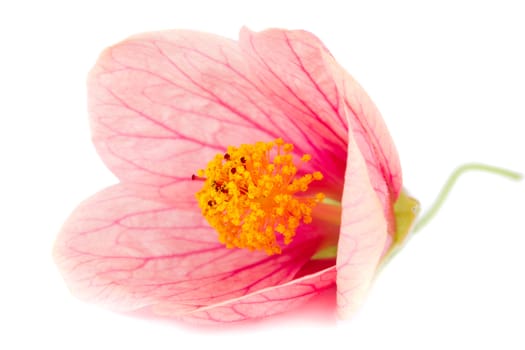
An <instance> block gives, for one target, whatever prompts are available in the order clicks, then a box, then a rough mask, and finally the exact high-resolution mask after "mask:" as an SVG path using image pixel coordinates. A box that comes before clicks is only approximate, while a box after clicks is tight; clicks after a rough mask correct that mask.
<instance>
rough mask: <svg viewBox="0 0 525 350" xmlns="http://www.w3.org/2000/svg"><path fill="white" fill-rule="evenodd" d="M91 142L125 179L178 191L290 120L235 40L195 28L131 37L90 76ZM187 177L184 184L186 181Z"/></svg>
mask: <svg viewBox="0 0 525 350" xmlns="http://www.w3.org/2000/svg"><path fill="white" fill-rule="evenodd" d="M88 87H89V111H90V116H91V125H92V131H93V141H94V143H95V146H96V147H97V150H98V151H99V153H100V155H101V157H102V159H103V160H104V161H105V163H106V164H107V166H108V167H109V168H110V169H111V170H112V171H113V172H114V173H115V174H116V175H117V177H118V178H119V179H120V180H122V181H125V182H133V183H140V184H149V185H155V186H161V187H162V188H163V191H164V192H166V193H167V194H166V196H173V195H176V194H178V193H180V191H181V189H183V188H184V187H185V186H186V183H184V182H183V181H184V180H185V179H189V178H190V177H191V175H192V173H194V172H195V171H196V170H198V169H201V168H204V167H205V166H206V164H207V162H208V161H209V160H210V159H211V158H212V157H213V156H214V155H215V154H216V153H219V152H223V151H224V150H225V149H226V147H227V146H228V145H239V144H241V143H253V142H254V141H256V140H261V141H269V140H271V139H274V138H276V137H277V136H283V132H284V131H283V130H286V129H283V130H281V131H282V132H280V131H279V130H277V129H276V128H275V127H273V126H272V125H273V124H274V121H275V120H281V121H280V122H279V124H280V125H283V127H284V128H286V126H287V125H290V124H291V123H292V122H291V121H288V119H286V118H285V117H284V116H283V114H282V113H281V112H280V111H279V110H278V109H276V108H275V107H274V106H273V105H272V104H271V103H269V102H268V101H267V100H266V98H265V97H264V96H263V95H262V94H261V93H260V92H259V91H258V87H257V86H256V85H255V84H254V83H253V82H252V81H251V80H250V79H249V76H248V74H247V66H246V64H245V62H244V58H243V56H242V54H241V52H240V49H239V47H238V45H237V42H236V41H233V40H229V39H225V38H222V37H219V36H214V35H211V34H205V33H198V32H191V31H181V30H174V31H165V32H156V33H147V34H143V35H139V36H135V37H131V38H129V39H127V40H125V41H124V42H121V43H120V44H117V45H115V46H113V47H110V48H108V49H107V50H106V51H104V53H102V55H101V56H100V58H99V60H98V62H97V64H96V66H95V67H94V68H93V70H92V71H91V73H90V76H89V79H88ZM181 182H182V183H181Z"/></svg>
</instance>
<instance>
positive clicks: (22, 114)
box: [0, 0, 525, 350]
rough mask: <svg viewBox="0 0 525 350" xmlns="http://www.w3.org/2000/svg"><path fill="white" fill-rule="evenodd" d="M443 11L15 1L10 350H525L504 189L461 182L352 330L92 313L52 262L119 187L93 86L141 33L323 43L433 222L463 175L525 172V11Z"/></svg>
mask: <svg viewBox="0 0 525 350" xmlns="http://www.w3.org/2000/svg"><path fill="white" fill-rule="evenodd" d="M8 3H9V4H8ZM423 3H424V4H425V5H424V4H423ZM429 3H430V2H422V1H413V2H407V1H392V2H391V3H387V2H385V3H377V2H372V1H361V2H355V1H339V2H335V1H328V0H322V1H301V2H299V1H297V2H294V1H285V0H279V1H269V0H266V1H258V2H256V1H239V2H237V3H233V2H228V1H212V0H210V1H177V0H171V1H165V2H160V1H152V0H148V1H143V2H138V1H121V2H117V1H85V2H80V1H78V2H73V1H62V2H60V1H50V0H48V1H18V2H16V5H15V2H14V1H11V2H7V1H5V2H2V5H0V120H1V124H0V125H1V126H0V127H1V129H0V159H1V161H0V162H1V163H0V164H2V170H1V171H0V179H1V181H0V191H1V192H0V201H1V202H0V204H1V206H2V207H1V208H0V223H1V232H2V236H1V237H2V239H1V241H0V243H1V247H2V249H1V250H0V251H1V254H0V273H1V282H0V283H1V288H0V320H1V321H2V322H3V325H2V326H1V331H0V332H1V334H2V335H1V336H0V348H2V349H33V348H55V349H61V348H69V349H117V348H119V349H145V348H147V349H186V348H200V347H202V348H205V347H207V348H228V349H241V348H243V349H250V350H251V349H259V348H260V349H268V348H271V349H274V348H281V347H282V348H284V347H285V346H288V347H289V346H293V347H294V349H299V348H317V349H321V348H323V349H324V346H327V348H334V347H338V348H346V349H375V348H386V347H387V346H388V347H389V348H394V349H397V348H399V349H442V348H447V349H454V348H458V349H459V348H476V347H481V346H488V347H491V348H504V349H523V348H525V339H524V337H523V334H520V332H522V331H523V329H524V325H525V320H524V316H523V315H525V298H524V297H523V296H524V295H525V286H524V277H523V276H524V272H523V270H524V266H525V264H524V262H525V257H524V255H525V254H524V251H525V250H524V249H525V238H524V236H525V225H524V224H523V216H524V214H525V211H524V209H525V205H524V204H523V203H524V197H525V196H524V195H525V184H524V182H523V181H522V182H521V183H517V182H512V181H508V180H506V179H503V178H499V177H495V176H492V175H486V174H480V173H471V174H468V175H467V176H465V177H464V178H462V179H461V180H460V181H459V183H458V186H457V188H456V189H455V190H454V192H453V193H452V195H451V197H450V198H449V200H448V202H447V203H446V206H445V207H444V209H443V210H442V211H441V212H440V213H439V215H438V216H437V217H436V219H435V220H434V221H433V222H432V223H431V225H430V226H428V227H427V228H426V229H425V230H423V232H421V233H420V234H418V235H417V236H415V237H414V238H413V239H412V240H411V241H410V242H409V245H408V246H407V247H406V249H405V250H404V251H403V252H402V253H401V254H399V255H398V256H397V257H396V259H395V260H394V261H393V262H392V263H391V264H390V265H389V266H388V267H387V268H386V269H385V270H384V271H383V273H382V274H381V275H380V276H379V277H378V279H377V281H376V283H375V286H374V288H373V290H372V292H371V294H370V296H369V298H368V300H367V302H366V304H365V306H364V307H363V309H362V310H361V312H360V313H359V314H358V315H357V316H356V317H355V318H354V319H353V320H352V321H350V322H344V323H337V324H334V323H333V322H329V321H327V317H326V315H323V313H319V312H317V311H313V308H312V307H311V306H310V307H307V308H305V310H303V311H299V312H295V313H292V314H291V315H287V316H284V317H277V318H273V319H269V320H266V321H264V322H260V323H256V324H250V325H244V326H238V327H227V328H226V329H212V330H210V329H207V330H204V329H199V328H197V329H195V328H188V327H184V326H181V325H179V324H171V323H167V324H166V323H158V322H153V321H147V320H140V319H132V318H128V317H123V316H119V315H115V314H113V313H110V312H108V311H106V310H102V309H99V308H98V307H95V306H92V305H86V304H83V303H81V302H79V301H77V300H76V299H75V298H73V297H72V296H71V295H70V294H69V292H68V291H67V289H66V286H65V285H64V283H63V281H62V280H61V278H60V276H59V275H58V272H57V271H56V269H55V267H54V265H53V262H52V260H51V247H52V243H53V240H54V237H55V236H56V234H57V232H58V231H59V229H60V226H61V224H62V222H63V221H64V220H65V218H66V217H67V215H68V214H69V213H70V212H71V210H72V209H73V208H74V207H75V206H76V205H77V204H78V203H79V202H80V201H81V200H82V199H84V198H86V197H87V196H89V195H91V194H93V193H94V192H96V191H97V190H99V189H101V188H103V187H105V186H107V185H109V184H112V183H114V182H115V178H114V177H113V176H112V175H111V174H110V173H109V171H108V170H107V169H106V168H105V167H104V166H103V164H102V162H101V161H100V160H99V158H98V157H97V155H96V153H95V151H94V148H93V147H92V145H91V143H90V135H89V130H88V122H87V120H88V119H87V113H86V101H85V99H86V97H85V96H86V91H85V77H86V73H87V72H88V70H89V69H90V68H91V66H92V65H93V64H94V62H95V60H96V58H97V56H98V54H99V52H100V51H101V50H102V49H103V48H104V47H106V46H108V45H111V44H113V43H115V42H118V41H120V40H122V39H124V38H125V37H127V36H129V35H132V34H134V33H137V32H143V31H149V30H158V29H169V28H190V29H198V30H201V31H210V32H214V33H217V34H221V35H224V36H227V37H231V38H235V37H236V36H237V32H238V30H239V28H240V27H241V26H242V25H247V26H249V27H250V28H251V29H254V30H262V29H264V28H266V27H275V26H278V27H285V28H289V29H293V28H302V29H307V30H309V31H311V32H313V33H315V34H316V35H317V36H319V37H320V38H321V39H322V40H323V41H324V42H325V44H326V46H327V47H328V48H329V49H330V50H331V51H332V53H333V54H334V55H335V57H336V58H337V59H338V61H339V62H341V63H342V64H343V65H344V66H345V67H346V68H347V70H348V71H349V72H351V74H353V75H354V76H355V77H356V78H357V79H358V80H359V81H360V82H361V83H362V85H363V86H364V87H365V89H366V90H367V91H368V93H369V94H370V95H371V96H372V98H373V99H374V101H375V102H376V104H377V105H378V106H379V108H380V110H381V111H382V114H383V116H384V118H385V120H386V122H387V124H388V125H389V127H390V130H391V133H392V135H393V137H394V140H395V141H396V144H397V146H398V150H399V153H400V155H401V159H402V165H403V171H404V183H405V186H406V187H407V188H408V189H409V190H410V192H411V193H412V194H413V195H414V196H416V197H418V198H419V199H420V200H421V203H422V205H423V208H425V207H427V206H428V205H429V204H430V202H431V201H432V199H433V198H434V196H435V195H436V193H437V191H438V189H439V188H440V186H441V184H442V183H443V181H444V180H445V179H446V177H447V175H448V174H449V173H450V172H451V171H452V169H453V168H454V167H456V166H457V165H459V164H461V163H463V162H469V161H480V162H485V163H489V164H494V165H499V166H503V167H507V168H512V169H514V170H517V171H519V172H522V173H523V172H525V157H524V155H523V151H524V150H525V142H524V131H525V127H524V126H523V119H524V117H525V68H524V66H525V65H524V62H525V52H524V46H525V45H524V42H525V38H524V36H525V24H524V23H525V21H524V19H523V18H525V12H524V10H522V8H521V6H520V1H515V2H514V3H511V2H505V1H492V2H483V1H476V2H465V1H439V2H434V3H435V5H432V6H430V5H428V4H429ZM343 4H345V5H343Z"/></svg>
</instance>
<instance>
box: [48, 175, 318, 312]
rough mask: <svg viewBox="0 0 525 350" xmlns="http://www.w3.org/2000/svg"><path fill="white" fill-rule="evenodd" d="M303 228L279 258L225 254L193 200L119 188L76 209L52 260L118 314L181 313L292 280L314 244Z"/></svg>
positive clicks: (82, 290)
mask: <svg viewBox="0 0 525 350" xmlns="http://www.w3.org/2000/svg"><path fill="white" fill-rule="evenodd" d="M308 226H310V225H306V226H305V228H304V231H303V232H301V233H298V236H297V237H296V239H295V240H294V241H293V242H292V243H291V244H290V245H288V246H286V247H285V248H284V249H283V254H281V255H274V256H267V255H266V254H265V253H261V252H249V251H247V250H241V249H227V248H225V247H224V246H223V245H221V244H219V243H218V241H217V234H216V232H215V231H214V230H213V229H211V228H210V227H209V226H208V225H207V223H206V222H205V221H204V219H203V218H202V216H201V214H200V211H199V209H198V208H197V207H196V204H195V201H182V200H181V201H178V202H166V201H164V200H163V199H162V198H160V197H159V196H158V194H157V192H155V191H150V192H146V191H141V192H140V194H138V193H137V192H136V191H135V188H132V187H130V186H125V185H122V184H120V185H116V186H113V187H110V188H108V189H106V190H103V191H102V192H99V193H98V194H96V195H95V196H93V197H92V198H90V199H88V200H86V201H85V202H84V203H82V204H81V205H80V206H79V207H78V208H77V209H76V210H75V211H74V213H73V214H72V215H71V217H70V218H69V220H68V221H67V222H66V224H65V225H64V227H63V229H62V231H61V233H60V235H59V237H58V239H57V242H56V244H55V250H54V256H55V260H56V263H57V265H58V266H59V268H60V270H61V272H62V274H63V276H64V278H65V280H66V282H67V283H68V285H69V287H70V289H71V290H72V292H73V293H74V294H75V295H77V296H78V297H80V298H81V299H84V300H87V301H92V302H97V303H99V304H102V305H105V306H106V307H108V308H111V309H113V310H117V311H137V310H141V309H144V308H148V309H150V308H151V309H155V307H156V305H163V306H166V305H169V307H170V310H171V312H172V314H173V315H182V314H184V313H187V312H190V311H193V310H195V309H197V308H199V307H203V306H207V305H210V304H215V303H220V302H225V301H228V300H230V299H234V298H239V297H242V296H244V295H247V294H250V293H253V292H255V291H258V290H260V289H263V288H267V287H270V286H275V285H279V284H282V283H287V282H289V281H290V280H292V279H293V278H294V277H295V276H296V274H297V273H298V272H299V271H300V270H301V268H302V267H303V266H304V265H305V264H306V263H307V262H308V260H309V258H310V256H311V255H312V254H313V253H314V252H315V250H316V249H317V247H318V245H319V244H320V237H319V235H318V234H316V233H315V232H314V231H313V230H315V229H316V228H315V227H313V226H312V229H311V230H312V232H310V231H306V230H308ZM160 309H162V308H159V310H160ZM174 310H176V311H174Z"/></svg>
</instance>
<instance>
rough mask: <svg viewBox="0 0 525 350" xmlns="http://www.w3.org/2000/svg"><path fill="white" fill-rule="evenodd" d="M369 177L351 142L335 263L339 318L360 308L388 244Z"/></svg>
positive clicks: (346, 316) (380, 206)
mask: <svg viewBox="0 0 525 350" xmlns="http://www.w3.org/2000/svg"><path fill="white" fill-rule="evenodd" d="M368 176H369V174H368V169H367V166H366V163H365V160H364V158H363V156H362V155H361V153H360V151H359V148H358V147H357V145H356V144H355V141H354V140H353V139H352V138H350V139H349V144H348V159H347V170H346V174H345V187H344V191H343V199H342V207H343V211H342V217H341V231H340V235H339V242H338V249H337V262H336V265H337V305H338V313H339V315H340V317H342V318H348V317H349V316H351V315H352V314H353V312H355V310H356V309H357V308H358V307H359V306H360V305H361V303H362V301H363V298H364V296H365V294H366V293H367V291H368V288H369V286H370V283H371V282H372V280H373V278H374V276H375V272H376V269H377V266H378V264H379V260H380V258H381V256H382V254H383V251H384V249H385V246H386V243H387V241H388V240H387V238H388V230H387V221H386V218H385V216H384V211H383V206H382V204H381V202H380V201H379V199H378V196H377V195H376V192H375V191H374V188H373V187H372V183H371V181H370V179H369V177H368Z"/></svg>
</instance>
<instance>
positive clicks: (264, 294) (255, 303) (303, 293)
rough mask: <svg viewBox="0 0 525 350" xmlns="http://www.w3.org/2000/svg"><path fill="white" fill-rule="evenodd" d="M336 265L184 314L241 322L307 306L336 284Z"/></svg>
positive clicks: (162, 308)
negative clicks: (315, 297)
mask: <svg viewBox="0 0 525 350" xmlns="http://www.w3.org/2000/svg"><path fill="white" fill-rule="evenodd" d="M335 275H336V271H335V266H334V267H331V268H327V269H325V270H323V271H319V272H317V273H315V274H311V275H308V276H305V277H302V278H300V279H295V280H293V281H290V282H288V283H285V284H281V285H277V286H275V287H269V288H265V289H262V290H259V291H256V292H253V293H251V294H247V295H245V296H243V297H240V298H236V299H232V300H228V301H226V302H223V303H218V304H213V305H210V306H207V307H202V308H199V309H196V310H195V311H192V312H190V313H188V314H186V315H184V316H183V319H184V320H186V321H190V322H193V323H199V324H209V323H217V322H221V323H223V322H239V321H245V320H249V319H256V318H262V317H268V316H271V315H275V314H279V313H282V312H285V311H288V310H291V309H294V308H296V307H298V306H301V305H303V304H304V303H305V302H307V301H308V300H309V299H311V298H312V297H314V296H317V295H319V294H320V293H322V292H323V291H325V290H327V289H329V288H331V287H333V286H334V284H335ZM176 312H177V310H172V309H171V307H170V305H162V304H161V305H158V307H156V310H155V313H157V314H159V315H162V316H167V317H172V316H174V314H176Z"/></svg>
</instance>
